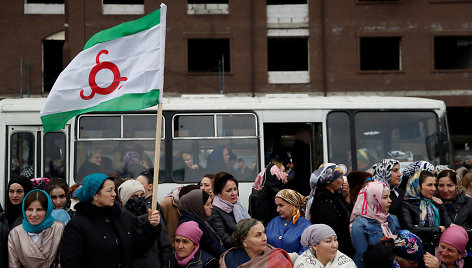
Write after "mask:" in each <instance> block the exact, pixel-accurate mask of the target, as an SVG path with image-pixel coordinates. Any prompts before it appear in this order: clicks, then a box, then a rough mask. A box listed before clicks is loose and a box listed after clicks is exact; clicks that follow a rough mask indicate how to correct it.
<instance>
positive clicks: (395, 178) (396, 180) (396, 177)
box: [390, 164, 402, 186]
mask: <svg viewBox="0 0 472 268" xmlns="http://www.w3.org/2000/svg"><path fill="white" fill-rule="evenodd" d="M401 177H402V173H401V172H400V165H398V164H397V165H395V166H393V169H392V180H391V181H390V183H391V184H392V186H397V185H400V178H401Z"/></svg>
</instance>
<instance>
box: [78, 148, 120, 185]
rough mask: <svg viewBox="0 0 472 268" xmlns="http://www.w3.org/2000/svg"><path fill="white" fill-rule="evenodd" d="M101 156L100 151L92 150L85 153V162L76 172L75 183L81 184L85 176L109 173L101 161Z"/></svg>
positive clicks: (104, 163)
mask: <svg viewBox="0 0 472 268" xmlns="http://www.w3.org/2000/svg"><path fill="white" fill-rule="evenodd" d="M103 160H104V158H103V154H102V151H100V150H92V151H89V152H88V153H87V160H86V161H85V162H84V163H83V164H82V165H81V166H80V168H79V171H78V172H77V178H76V180H75V181H76V182H77V183H82V182H83V180H84V178H85V176H87V175H89V174H94V173H109V172H110V171H111V170H110V169H109V167H107V163H106V161H105V162H104V161H103Z"/></svg>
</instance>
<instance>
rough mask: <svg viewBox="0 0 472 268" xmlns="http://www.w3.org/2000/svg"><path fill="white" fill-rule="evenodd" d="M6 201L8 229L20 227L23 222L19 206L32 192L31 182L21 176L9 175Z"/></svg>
mask: <svg viewBox="0 0 472 268" xmlns="http://www.w3.org/2000/svg"><path fill="white" fill-rule="evenodd" d="M7 188H8V199H7V205H6V208H5V214H6V216H7V220H8V227H9V228H10V230H11V229H13V228H14V227H15V226H17V225H20V224H21V221H22V220H23V216H22V215H23V214H22V210H21V204H22V202H23V199H24V197H25V196H26V195H27V194H28V193H29V192H30V191H32V190H33V184H32V183H31V181H30V180H29V179H28V178H26V177H24V176H21V175H16V174H11V178H10V181H9V182H8V187H7Z"/></svg>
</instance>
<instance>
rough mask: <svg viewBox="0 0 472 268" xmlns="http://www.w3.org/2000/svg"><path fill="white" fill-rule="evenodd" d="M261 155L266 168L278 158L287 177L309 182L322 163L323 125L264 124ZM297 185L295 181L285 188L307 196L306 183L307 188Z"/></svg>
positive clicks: (308, 189) (317, 123) (318, 123)
mask: <svg viewBox="0 0 472 268" xmlns="http://www.w3.org/2000/svg"><path fill="white" fill-rule="evenodd" d="M264 154H265V166H267V165H268V164H269V162H270V159H271V157H272V156H273V155H278V156H279V157H281V158H282V160H283V162H284V166H285V169H286V171H287V172H288V173H289V176H290V175H291V174H292V176H294V177H295V178H297V177H298V178H310V175H311V172H313V171H314V170H316V169H317V168H318V167H319V166H320V165H321V164H322V162H323V134H322V124H321V123H320V122H316V123H315V122H313V123H287V122H283V123H264ZM302 180H303V181H305V179H302ZM295 181H297V183H295ZM298 181H299V180H298V179H296V180H294V182H289V185H288V187H289V188H291V189H295V190H297V191H299V192H300V193H302V194H304V195H308V194H309V191H310V188H309V187H308V180H306V181H305V182H306V185H300V183H298Z"/></svg>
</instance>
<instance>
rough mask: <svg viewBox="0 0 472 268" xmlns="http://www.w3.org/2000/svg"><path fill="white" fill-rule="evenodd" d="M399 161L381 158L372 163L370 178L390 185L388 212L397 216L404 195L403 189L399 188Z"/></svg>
mask: <svg viewBox="0 0 472 268" xmlns="http://www.w3.org/2000/svg"><path fill="white" fill-rule="evenodd" d="M401 175H402V174H401V173H400V162H398V161H397V160H395V159H383V160H380V161H379V162H378V163H377V164H375V165H374V174H372V179H373V180H374V181H380V182H383V183H386V184H387V185H388V186H389V187H390V199H391V200H392V204H391V206H390V210H389V212H390V214H393V215H395V216H398V215H399V214H400V207H401V203H402V200H403V198H404V197H405V190H404V189H402V188H399V187H398V186H399V185H400V182H401Z"/></svg>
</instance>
